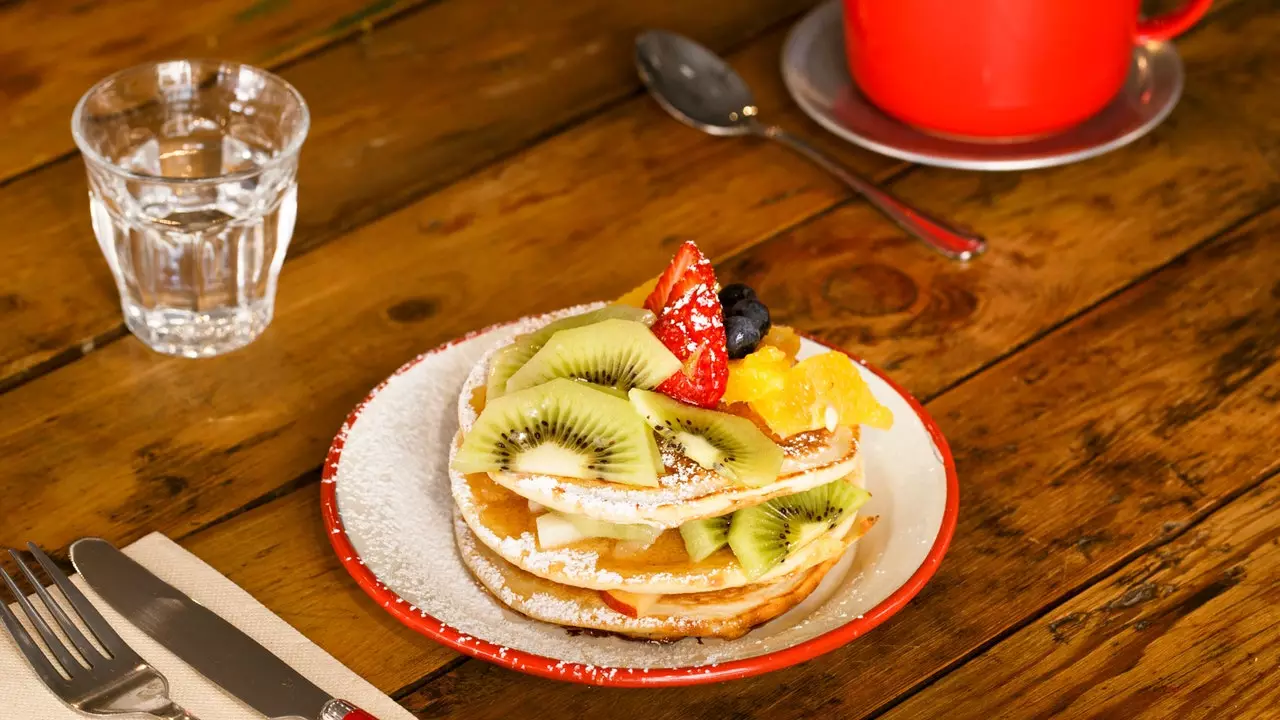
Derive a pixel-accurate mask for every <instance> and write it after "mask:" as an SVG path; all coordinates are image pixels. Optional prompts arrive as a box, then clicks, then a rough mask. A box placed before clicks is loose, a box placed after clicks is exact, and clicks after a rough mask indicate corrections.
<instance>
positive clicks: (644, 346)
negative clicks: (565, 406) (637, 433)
mask: <svg viewBox="0 0 1280 720" xmlns="http://www.w3.org/2000/svg"><path fill="white" fill-rule="evenodd" d="M682 367H683V366H682V365H681V364H680V361H679V360H677V359H676V356H675V355H672V354H671V351H670V350H668V349H667V348H666V346H664V345H663V344H662V341H661V340H659V339H658V338H657V337H656V336H655V335H654V334H653V333H652V332H650V330H649V328H647V327H645V326H644V324H643V323H638V322H635V321H632V320H621V319H616V318H615V319H611V320H601V321H600V322H598V323H595V324H594V325H585V326H583V327H576V328H569V329H568V330H561V331H559V332H557V333H556V334H555V335H552V336H551V338H550V339H548V340H547V342H546V344H545V345H543V346H542V349H541V350H539V351H538V352H537V353H535V354H534V356H533V357H532V358H529V362H527V363H525V365H524V367H522V368H520V369H519V370H517V371H516V373H515V374H514V375H512V376H511V377H510V378H509V379H508V380H507V388H506V391H507V392H515V391H517V390H523V389H525V388H529V387H533V386H535V385H541V384H542V383H544V382H547V381H548V380H551V379H553V378H574V379H577V380H585V381H587V382H591V383H595V384H597V385H604V386H607V387H615V388H618V389H619V390H622V391H624V392H625V391H627V390H630V389H631V388H633V387H641V388H651V387H654V386H655V385H657V384H658V383H661V382H662V381H663V380H666V379H667V378H669V377H671V376H672V375H674V374H675V373H677V372H679V371H680V369H681V368H682Z"/></svg>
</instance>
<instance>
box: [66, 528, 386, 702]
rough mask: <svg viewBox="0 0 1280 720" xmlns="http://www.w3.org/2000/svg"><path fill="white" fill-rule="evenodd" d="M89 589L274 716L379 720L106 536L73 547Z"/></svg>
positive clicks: (227, 688) (73, 558)
mask: <svg viewBox="0 0 1280 720" xmlns="http://www.w3.org/2000/svg"><path fill="white" fill-rule="evenodd" d="M71 562H72V564H74V565H75V567H76V571H77V572H79V573H80V576H81V577H83V578H84V579H85V582H87V583H89V587H91V588H93V589H94V591H95V592H97V593H98V595H100V596H101V597H102V599H103V600H105V601H106V602H107V604H108V605H110V606H111V607H113V608H115V610H116V612H118V613H120V614H121V615H123V616H124V617H125V619H127V620H128V621H129V622H131V623H133V624H134V625H135V626H136V627H137V628H138V629H140V630H142V631H143V632H145V633H146V634H147V635H150V636H151V637H152V638H153V639H154V640H155V641H156V642H158V643H160V644H161V645H163V646H164V647H166V648H168V650H169V651H170V652H172V653H173V654H174V655H177V656H178V657H179V658H180V659H181V660H182V661H183V662H185V663H187V664H188V665H190V666H191V667H192V668H194V669H195V670H196V672H198V673H200V674H201V675H203V676H204V677H206V678H208V679H209V680H211V681H212V682H214V683H215V684H217V685H218V686H219V687H221V688H222V689H223V690H225V691H227V692H228V693H230V694H231V695H233V696H235V697H236V698H239V699H240V700H241V701H242V702H244V703H245V704H246V705H248V706H250V707H252V708H253V709H254V710H257V711H258V712H260V713H262V714H263V715H265V716H267V717H269V718H279V717H291V716H297V717H303V718H306V719H307V720H376V719H375V718H374V717H373V716H372V715H369V714H368V713H366V712H364V711H363V710H360V709H359V708H356V707H355V706H353V705H351V704H350V703H348V702H345V701H343V700H337V699H335V698H334V697H333V696H332V695H330V694H328V693H326V692H325V691H323V690H321V689H320V688H318V687H316V685H315V684H314V683H312V682H311V681H310V680H307V679H306V678H305V677H303V676H302V675H300V674H299V673H298V671H297V670H294V669H293V668H291V667H289V666H288V665H287V664H285V662H284V661H283V660H281V659H280V658H278V657H276V656H275V655H273V654H272V653H271V651H269V650H267V649H266V648H264V647H262V646H261V645H259V644H258V643H257V642H256V641H255V640H254V639H253V638H251V637H249V636H248V635H245V634H244V633H243V632H241V631H240V629H239V628H237V627H236V626H234V625H232V624H231V623H229V622H227V621H226V620H223V619H222V618H221V617H219V616H218V615H216V614H214V613H213V612H212V611H210V610H209V609H208V608H206V607H204V606H203V605H201V604H200V603H198V602H196V601H195V600H192V599H191V598H189V597H187V596H186V595H184V594H183V593H181V592H179V591H178V589H177V588H174V587H173V586H172V585H169V584H168V583H166V582H165V581H163V580H161V579H160V578H158V577H156V576H155V575H153V574H151V571H149V570H147V569H146V568H144V567H142V566H141V565H139V564H138V563H137V562H135V561H134V560H133V559H132V558H130V557H129V556H127V555H125V554H124V553H122V552H120V551H119V550H117V549H116V548H115V547H113V546H112V545H111V544H110V543H108V542H107V541H105V540H102V539H99V538H86V539H83V540H77V541H76V542H75V543H73V544H72V545H71Z"/></svg>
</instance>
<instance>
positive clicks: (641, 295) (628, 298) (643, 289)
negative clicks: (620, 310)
mask: <svg viewBox="0 0 1280 720" xmlns="http://www.w3.org/2000/svg"><path fill="white" fill-rule="evenodd" d="M660 277H662V276H661V275H656V276H654V277H651V278H649V279H648V280H645V281H644V282H642V283H640V284H639V285H637V286H636V287H635V289H634V290H631V291H629V292H627V294H626V295H623V296H622V297H620V298H618V300H617V303H618V304H619V305H630V306H631V307H638V308H642V307H644V301H645V300H646V299H647V298H648V297H649V293H651V292H653V286H654V285H657V284H658V278H660Z"/></svg>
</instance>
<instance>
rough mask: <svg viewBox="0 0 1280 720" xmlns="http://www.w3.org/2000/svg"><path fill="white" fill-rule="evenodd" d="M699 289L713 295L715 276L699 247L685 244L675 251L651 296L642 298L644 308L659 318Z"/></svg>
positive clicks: (689, 243) (691, 243) (689, 242)
mask: <svg viewBox="0 0 1280 720" xmlns="http://www.w3.org/2000/svg"><path fill="white" fill-rule="evenodd" d="M698 285H707V286H710V287H711V289H712V291H714V290H715V285H716V273H715V270H713V269H712V268H711V262H710V261H709V260H707V258H706V257H705V256H704V255H703V254H702V251H701V250H699V249H698V246H697V245H694V244H693V242H692V241H687V242H685V243H684V244H683V245H681V246H680V249H679V250H677V251H676V255H675V257H673V258H671V264H670V265H668V266H667V269H666V270H665V271H663V273H662V276H661V277H659V278H658V282H657V284H656V285H654V287H653V292H651V293H649V297H647V298H645V301H644V306H645V308H647V309H649V310H651V311H653V312H654V313H655V314H657V315H661V314H662V310H663V309H664V308H665V307H666V306H667V305H669V304H670V303H672V302H674V301H676V300H678V299H679V298H680V297H681V296H683V295H684V294H685V293H687V292H689V290H691V289H693V288H694V287H696V286H698Z"/></svg>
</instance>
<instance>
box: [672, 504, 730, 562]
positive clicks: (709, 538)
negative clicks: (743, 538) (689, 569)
mask: <svg viewBox="0 0 1280 720" xmlns="http://www.w3.org/2000/svg"><path fill="white" fill-rule="evenodd" d="M731 517H732V516H731V515H722V516H720V517H714V518H706V519H703V520H690V521H689V522H687V523H685V524H683V525H681V526H680V537H681V538H683V539H684V549H685V551H687V552H688V553H689V559H690V560H692V561H694V562H699V561H701V560H704V559H705V558H707V557H708V556H709V555H711V553H713V552H715V551H717V550H719V549H720V548H722V547H724V546H725V545H728V544H729V520H730V518H731Z"/></svg>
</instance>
